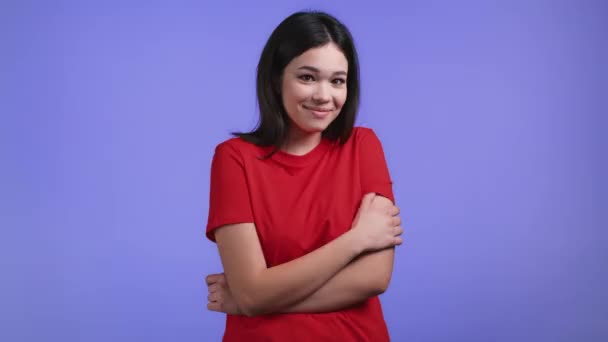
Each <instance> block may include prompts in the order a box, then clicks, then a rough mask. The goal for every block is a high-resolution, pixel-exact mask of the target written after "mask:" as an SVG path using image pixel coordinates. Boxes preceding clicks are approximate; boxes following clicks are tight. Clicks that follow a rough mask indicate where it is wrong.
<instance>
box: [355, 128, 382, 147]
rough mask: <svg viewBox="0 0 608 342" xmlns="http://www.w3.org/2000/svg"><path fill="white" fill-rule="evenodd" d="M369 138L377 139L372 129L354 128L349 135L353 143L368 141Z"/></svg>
mask: <svg viewBox="0 0 608 342" xmlns="http://www.w3.org/2000/svg"><path fill="white" fill-rule="evenodd" d="M370 137H371V138H372V139H377V136H376V133H375V132H374V130H373V129H371V128H368V127H363V126H355V127H354V128H353V132H352V134H351V140H353V142H355V143H357V142H360V141H362V140H365V139H369V138H370Z"/></svg>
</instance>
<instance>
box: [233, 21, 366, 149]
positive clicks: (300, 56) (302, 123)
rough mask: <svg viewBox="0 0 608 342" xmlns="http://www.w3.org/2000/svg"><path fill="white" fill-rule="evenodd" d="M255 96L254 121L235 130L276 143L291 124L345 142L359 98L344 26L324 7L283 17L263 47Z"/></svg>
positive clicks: (355, 65)
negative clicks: (256, 114) (253, 126)
mask: <svg viewBox="0 0 608 342" xmlns="http://www.w3.org/2000/svg"><path fill="white" fill-rule="evenodd" d="M257 96H258V104H259V109H260V122H259V124H258V127H257V128H256V130H254V131H253V132H251V133H244V134H243V133H241V134H237V135H239V136H241V137H243V138H245V139H246V140H249V141H251V142H253V143H256V144H259V145H274V146H275V147H277V148H279V147H280V146H281V145H282V144H283V143H284V142H285V141H286V139H287V138H288V134H289V128H290V126H291V128H292V129H297V130H300V131H303V132H305V133H314V132H322V134H323V136H325V137H326V138H328V139H331V140H339V141H341V142H345V141H346V140H347V139H348V137H349V136H350V134H351V132H352V128H353V125H354V122H355V116H356V112H357V108H358V104H359V63H358V58H357V53H356V50H355V46H354V43H353V40H352V37H351V35H350V33H349V31H348V29H347V28H346V27H345V26H344V25H343V24H342V23H340V22H339V21H338V20H337V19H336V18H334V17H332V16H330V15H329V14H326V13H322V12H298V13H295V14H292V15H291V16H289V17H288V18H286V19H285V20H283V22H281V23H280V24H279V26H277V28H276V29H275V30H274V31H273V32H272V34H271V36H270V38H269V39H268V42H267V43H266V46H265V47H264V50H263V51H262V55H261V57H260V61H259V63H258V69H257ZM292 125H293V126H292Z"/></svg>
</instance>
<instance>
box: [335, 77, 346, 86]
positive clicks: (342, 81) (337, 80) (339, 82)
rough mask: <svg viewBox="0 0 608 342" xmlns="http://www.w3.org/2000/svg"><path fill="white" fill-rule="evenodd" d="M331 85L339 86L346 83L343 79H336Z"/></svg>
mask: <svg viewBox="0 0 608 342" xmlns="http://www.w3.org/2000/svg"><path fill="white" fill-rule="evenodd" d="M333 83H334V84H338V85H340V84H344V83H346V80H345V79H343V78H336V79H335V80H334V81H333Z"/></svg>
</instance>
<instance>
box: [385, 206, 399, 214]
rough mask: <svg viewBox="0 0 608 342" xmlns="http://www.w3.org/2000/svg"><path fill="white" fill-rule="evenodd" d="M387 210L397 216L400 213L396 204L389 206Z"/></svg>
mask: <svg viewBox="0 0 608 342" xmlns="http://www.w3.org/2000/svg"><path fill="white" fill-rule="evenodd" d="M386 211H387V213H388V214H389V215H391V216H397V215H399V212H400V210H399V208H398V207H397V206H396V205H391V206H389V207H388V209H387V210H386Z"/></svg>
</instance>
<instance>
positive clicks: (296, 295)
mask: <svg viewBox="0 0 608 342" xmlns="http://www.w3.org/2000/svg"><path fill="white" fill-rule="evenodd" d="M354 239H356V236H355V235H353V234H350V233H348V232H347V233H345V234H343V235H342V236H340V237H338V238H337V239H335V240H334V241H332V242H330V243H328V244H327V245H325V246H323V247H321V248H319V249H317V250H315V251H313V252H311V253H309V254H306V255H305V256H302V257H300V258H298V259H295V260H292V261H290V262H288V263H285V264H282V265H278V266H275V267H271V268H268V269H265V270H263V271H262V272H261V273H260V274H259V275H258V276H257V277H256V279H257V280H258V281H257V282H256V284H255V285H254V289H255V291H252V292H253V293H254V294H255V302H254V303H251V308H252V310H251V312H250V315H259V314H267V313H272V312H279V311H280V310H282V309H284V308H286V307H288V306H290V305H293V304H294V303H297V302H298V301H301V300H303V299H304V298H306V297H308V296H310V295H311V294H312V293H314V292H315V291H317V290H318V289H319V288H321V286H323V284H325V283H326V282H327V281H328V280H329V279H331V278H332V277H333V276H334V275H335V274H336V273H338V272H339V271H340V270H342V269H343V268H344V267H345V266H347V265H348V263H349V262H351V261H352V260H353V259H354V258H355V257H356V256H357V255H359V254H360V253H361V250H360V248H359V247H358V246H360V244H359V243H358V241H355V240H354Z"/></svg>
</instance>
